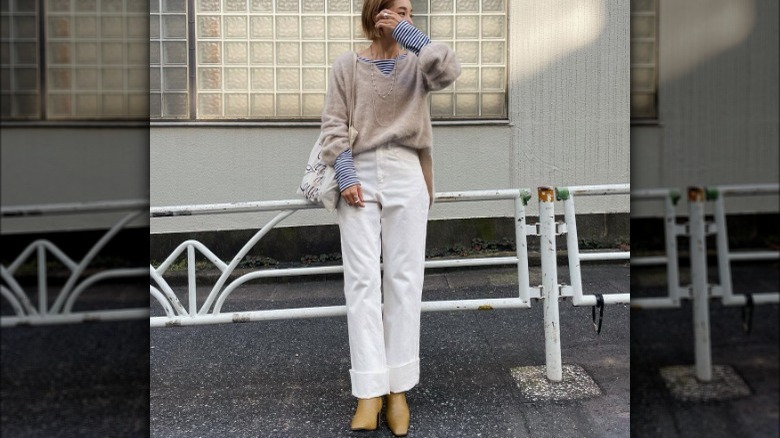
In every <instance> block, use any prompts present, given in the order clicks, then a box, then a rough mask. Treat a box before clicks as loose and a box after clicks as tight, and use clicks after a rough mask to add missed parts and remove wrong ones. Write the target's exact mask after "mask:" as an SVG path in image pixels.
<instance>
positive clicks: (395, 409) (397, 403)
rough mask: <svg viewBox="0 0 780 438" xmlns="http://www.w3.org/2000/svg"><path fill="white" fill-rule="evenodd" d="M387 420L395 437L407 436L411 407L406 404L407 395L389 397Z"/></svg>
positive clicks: (399, 394)
mask: <svg viewBox="0 0 780 438" xmlns="http://www.w3.org/2000/svg"><path fill="white" fill-rule="evenodd" d="M385 418H386V419H387V426H388V427H389V428H390V432H393V435H395V436H406V434H407V432H408V431H409V405H407V404H406V393H404V392H399V393H398V394H393V393H390V394H388V395H387V411H386V412H385Z"/></svg>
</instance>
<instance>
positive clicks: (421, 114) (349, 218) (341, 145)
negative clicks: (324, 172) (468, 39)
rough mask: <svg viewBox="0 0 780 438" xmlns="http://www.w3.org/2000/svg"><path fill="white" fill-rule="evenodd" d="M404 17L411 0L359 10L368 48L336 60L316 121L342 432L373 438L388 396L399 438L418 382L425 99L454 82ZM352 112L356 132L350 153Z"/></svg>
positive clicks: (371, 0)
mask: <svg viewBox="0 0 780 438" xmlns="http://www.w3.org/2000/svg"><path fill="white" fill-rule="evenodd" d="M411 14H412V7H411V4H410V2H409V0H366V1H365V2H364V4H363V12H362V17H361V22H362V28H363V32H364V33H365V35H366V37H368V38H369V39H370V40H371V45H370V46H369V47H368V48H367V49H366V50H364V51H362V52H361V53H359V54H358V55H357V59H356V57H355V54H353V53H345V54H343V55H341V56H340V57H339V58H337V59H336V61H335V63H334V65H333V71H332V75H331V78H330V84H329V88H328V94H327V97H326V102H325V108H324V110H323V115H322V131H323V158H324V161H325V162H326V163H327V164H330V165H333V166H334V167H335V169H336V179H337V181H338V184H339V188H340V190H341V202H339V206H338V220H339V229H340V231H341V250H342V255H343V260H344V293H345V296H346V303H347V323H348V331H349V344H350V356H351V360H352V368H351V369H350V376H351V382H352V394H353V395H354V396H355V397H357V398H358V403H357V409H356V410H355V415H354V417H353V418H352V423H351V428H352V430H374V429H376V428H377V424H378V421H379V414H380V412H381V410H382V399H383V397H384V396H386V398H387V410H386V412H385V418H386V420H387V423H388V426H389V427H390V430H391V431H392V432H393V434H395V435H396V436H405V435H406V433H407V430H408V426H409V407H408V405H407V403H406V396H405V393H406V391H408V390H410V389H411V388H413V387H414V386H415V385H416V384H417V383H418V381H419V374H420V364H419V345H420V303H421V296H422V286H423V269H424V261H425V231H426V224H427V220H428V209H429V207H430V205H431V202H432V200H433V178H432V160H431V146H432V140H431V122H430V113H429V110H428V104H427V98H428V93H429V92H431V91H435V90H439V89H442V88H444V87H446V86H448V85H450V84H451V83H452V82H453V81H454V80H455V79H456V78H457V77H458V75H459V74H460V64H459V63H458V61H457V59H456V58H455V54H454V53H453V52H452V50H450V49H449V47H447V46H446V45H444V44H436V43H431V42H430V40H429V39H428V37H427V36H426V35H425V34H423V33H422V32H420V31H419V30H418V29H416V28H415V27H414V26H413V24H412V18H411ZM404 49H405V50H404ZM353 92H354V100H353V97H352V95H353ZM352 102H354V103H353V105H354V108H351V107H350V106H351V105H350V104H351V103H352ZM350 112H351V113H352V124H353V125H354V128H355V129H357V131H358V134H357V137H356V138H355V141H354V143H353V145H352V148H350V141H349V133H348V131H349V128H348V126H349V120H350ZM380 256H381V257H382V260H383V263H384V276H382V274H381V272H380ZM383 292H384V306H383V305H382V293H383Z"/></svg>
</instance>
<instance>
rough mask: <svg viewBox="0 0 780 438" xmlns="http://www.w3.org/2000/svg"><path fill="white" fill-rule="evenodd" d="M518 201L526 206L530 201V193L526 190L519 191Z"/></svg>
mask: <svg viewBox="0 0 780 438" xmlns="http://www.w3.org/2000/svg"><path fill="white" fill-rule="evenodd" d="M520 200H521V201H522V202H523V205H525V206H527V205H528V201H530V200H531V192H529V191H528V190H521V191H520Z"/></svg>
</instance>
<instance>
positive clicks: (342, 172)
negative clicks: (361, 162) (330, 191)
mask: <svg viewBox="0 0 780 438" xmlns="http://www.w3.org/2000/svg"><path fill="white" fill-rule="evenodd" d="M333 168H334V169H335V170H336V182H338V184H339V190H340V191H342V192H343V191H344V189H346V188H348V187H352V186H354V185H357V184H360V180H358V178H357V171H355V163H354V162H353V161H352V149H347V150H345V151H344V152H342V153H340V154H339V156H338V157H336V163H335V164H334V165H333Z"/></svg>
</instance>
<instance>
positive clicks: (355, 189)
mask: <svg viewBox="0 0 780 438" xmlns="http://www.w3.org/2000/svg"><path fill="white" fill-rule="evenodd" d="M341 197H342V198H343V199H344V202H346V203H347V204H348V205H351V206H353V207H364V206H365V204H364V203H363V190H362V189H361V188H360V184H358V185H354V186H352V187H347V188H346V189H344V191H343V192H341Z"/></svg>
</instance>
